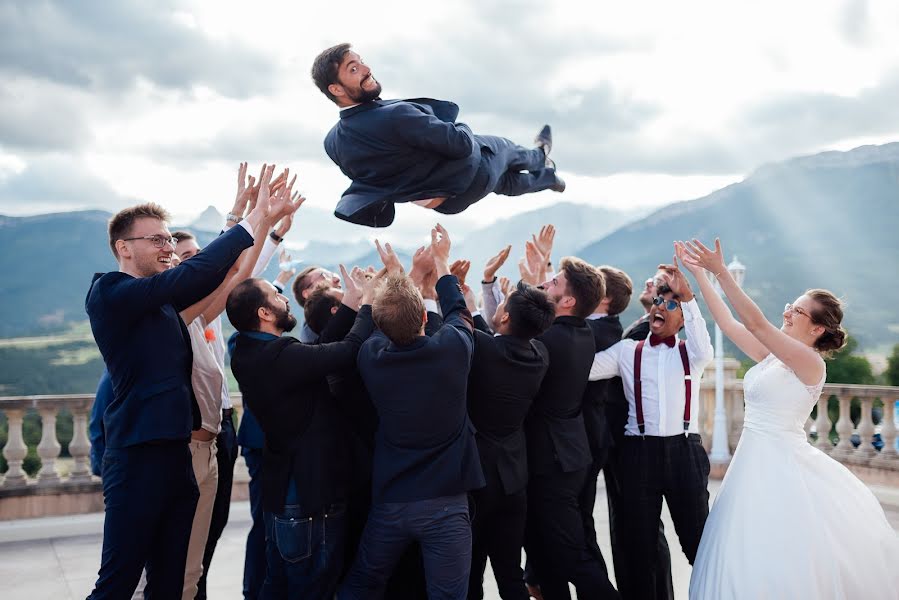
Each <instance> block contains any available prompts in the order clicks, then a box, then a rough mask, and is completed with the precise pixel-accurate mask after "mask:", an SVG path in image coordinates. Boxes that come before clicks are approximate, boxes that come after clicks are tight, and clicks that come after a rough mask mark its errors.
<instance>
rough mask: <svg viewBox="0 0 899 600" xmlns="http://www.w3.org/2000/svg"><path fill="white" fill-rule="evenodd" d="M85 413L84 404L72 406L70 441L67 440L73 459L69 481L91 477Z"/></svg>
mask: <svg viewBox="0 0 899 600" xmlns="http://www.w3.org/2000/svg"><path fill="white" fill-rule="evenodd" d="M87 414H88V409H87V407H86V406H76V407H73V408H72V424H73V428H72V441H71V442H69V454H71V455H72V458H74V459H75V466H74V467H73V468H72V472H71V474H70V477H69V479H70V480H71V481H89V480H90V478H91V470H90V461H89V457H90V452H91V443H90V440H89V439H88V437H87Z"/></svg>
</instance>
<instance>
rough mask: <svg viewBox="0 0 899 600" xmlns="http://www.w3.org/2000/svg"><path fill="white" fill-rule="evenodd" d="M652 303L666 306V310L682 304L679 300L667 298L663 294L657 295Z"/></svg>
mask: <svg viewBox="0 0 899 600" xmlns="http://www.w3.org/2000/svg"><path fill="white" fill-rule="evenodd" d="M652 303H653V304H655V305H656V306H664V307H665V310H674V309H675V308H677V307H678V306H680V302H678V301H677V300H665V299H664V298H662V297H661V296H656V297H655V298H653V299H652Z"/></svg>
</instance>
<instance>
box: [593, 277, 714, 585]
mask: <svg viewBox="0 0 899 600" xmlns="http://www.w3.org/2000/svg"><path fill="white" fill-rule="evenodd" d="M659 269H661V270H662V271H663V273H664V279H665V282H664V283H663V284H662V285H659V286H658V292H657V293H658V295H657V296H656V297H655V298H654V299H653V305H652V308H650V310H649V327H650V334H649V336H648V337H647V338H646V339H644V340H641V341H634V340H631V339H624V340H622V341H620V342H618V343H617V344H615V345H614V346H612V347H611V348H609V349H608V350H604V351H602V352H597V353H596V356H595V358H594V359H593V367H592V369H591V370H590V380H591V381H595V380H598V379H608V378H611V377H616V376H620V377H621V379H622V382H623V384H624V393H625V396H626V397H627V401H628V420H627V425H626V427H625V432H624V438H623V442H622V447H621V449H620V452H619V453H618V460H617V464H615V465H610V466H611V468H614V469H615V471H616V478H617V480H618V482H619V486H620V489H619V490H618V495H619V497H620V498H621V502H620V507H621V508H620V512H621V519H620V522H621V525H622V526H621V532H620V536H621V540H622V550H623V554H624V556H623V558H624V560H625V561H626V562H627V569H626V572H627V576H626V577H622V578H621V579H619V580H618V590H619V592H621V595H622V597H623V598H627V599H631V598H634V599H636V598H640V599H643V598H649V599H652V598H655V597H656V581H655V580H656V575H657V565H656V558H657V554H658V552H657V544H658V535H659V525H658V523H659V517H660V515H661V511H662V498H663V497H664V499H665V501H666V502H667V503H668V509H669V511H670V512H671V519H672V520H673V521H674V527H675V529H676V530H677V535H678V538H679V540H680V544H681V548H682V549H683V551H684V554H685V555H686V556H687V559H688V560H689V561H690V564H693V560H694V559H695V558H696V551H697V549H698V548H699V540H700V538H701V537H702V529H703V527H704V525H705V520H706V517H708V514H709V493H708V482H709V460H708V457H707V455H706V452H705V450H704V449H703V447H702V443H701V440H700V437H699V425H698V419H697V418H696V414H697V412H698V408H699V384H700V379H701V377H702V371H703V369H704V368H705V367H706V365H708V364H709V363H710V362H711V360H712V358H713V357H714V350H713V349H712V343H711V340H710V339H709V334H708V331H707V330H706V325H705V321H704V320H703V318H702V315H701V314H700V312H699V306H698V305H697V303H696V300H695V298H694V297H693V291H692V290H691V289H690V285H689V283H688V282H687V279H686V277H684V274H683V273H682V272H681V271H680V270H679V269H678V267H677V263H676V261H675V263H674V264H673V265H660V266H659ZM681 328H683V329H684V330H685V334H686V340H681V339H679V338H678V335H677V334H678V332H679V331H680V330H681Z"/></svg>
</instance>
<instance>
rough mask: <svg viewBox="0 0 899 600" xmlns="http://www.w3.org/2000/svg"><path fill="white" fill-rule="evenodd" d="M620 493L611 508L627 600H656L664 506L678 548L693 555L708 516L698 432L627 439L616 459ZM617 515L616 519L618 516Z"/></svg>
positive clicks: (690, 557) (704, 462)
mask: <svg viewBox="0 0 899 600" xmlns="http://www.w3.org/2000/svg"><path fill="white" fill-rule="evenodd" d="M618 463H619V464H618V469H617V474H618V477H619V483H620V488H619V491H620V495H619V497H618V500H620V502H618V505H617V506H616V510H615V512H616V513H617V515H618V516H617V517H616V520H617V521H618V524H619V525H620V543H621V548H622V550H623V554H624V559H625V561H626V562H627V564H628V568H627V571H628V577H627V578H625V579H623V580H621V581H620V582H619V587H620V588H621V590H622V596H623V597H624V598H626V599H628V600H631V599H640V600H642V599H647V600H652V599H654V598H656V594H657V583H656V582H657V579H658V567H657V558H658V536H659V527H658V523H659V517H660V516H661V514H662V499H663V498H664V499H665V502H667V504H668V510H669V511H670V512H671V519H672V521H674V529H675V531H677V537H678V539H679V541H680V544H681V549H682V550H683V552H684V554H685V555H686V556H687V560H689V561H690V564H693V560H694V559H695V558H696V551H697V549H698V548H699V540H700V538H701V537H702V529H703V527H704V526H705V521H706V518H707V517H708V515H709V492H708V483H709V459H708V456H707V455H706V452H705V449H704V448H703V447H702V444H701V441H700V438H699V436H698V435H696V434H690V435H689V436H684V435H675V436H671V437H650V436H646V437H625V438H624V441H623V443H622V447H621V452H620V454H619V457H618ZM619 517H620V518H619Z"/></svg>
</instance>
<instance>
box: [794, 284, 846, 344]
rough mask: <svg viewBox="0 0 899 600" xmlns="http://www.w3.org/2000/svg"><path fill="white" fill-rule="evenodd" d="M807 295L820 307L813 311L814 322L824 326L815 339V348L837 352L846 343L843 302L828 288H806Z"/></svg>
mask: <svg viewBox="0 0 899 600" xmlns="http://www.w3.org/2000/svg"><path fill="white" fill-rule="evenodd" d="M805 295H806V296H808V297H809V298H811V299H812V300H814V301H815V302H816V303H817V305H818V307H817V308H816V309H815V310H814V311H812V319H814V323H815V324H817V325H820V326H822V327H823V328H824V333H822V334H821V335H819V336H818V339H817V340H815V350H817V351H819V352H825V353H831V352H836V351H837V350H839V349H841V348H842V347H843V346H845V345H846V337H847V335H848V334H847V333H846V330H845V329H843V327H842V326H841V325H840V323H842V322H843V303H842V302H840V299H839V298H837V297H836V296H834V295H833V294H832V293H831V292H829V291H827V290H819V289H814V290H806V292H805Z"/></svg>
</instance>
